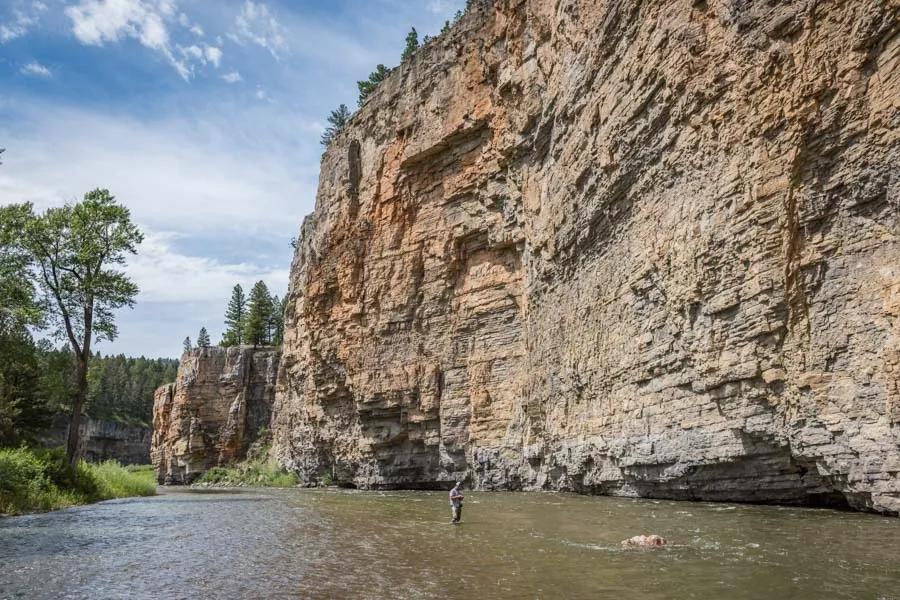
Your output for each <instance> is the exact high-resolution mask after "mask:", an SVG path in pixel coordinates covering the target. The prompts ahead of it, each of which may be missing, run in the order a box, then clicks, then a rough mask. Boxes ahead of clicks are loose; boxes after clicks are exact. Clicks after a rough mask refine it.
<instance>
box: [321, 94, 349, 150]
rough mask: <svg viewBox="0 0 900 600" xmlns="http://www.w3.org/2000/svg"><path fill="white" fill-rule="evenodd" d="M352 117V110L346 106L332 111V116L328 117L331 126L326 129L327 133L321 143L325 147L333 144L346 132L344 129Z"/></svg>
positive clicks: (323, 135) (342, 105)
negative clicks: (339, 135) (335, 139)
mask: <svg viewBox="0 0 900 600" xmlns="http://www.w3.org/2000/svg"><path fill="white" fill-rule="evenodd" d="M350 115H351V113H350V109H349V108H347V105H346V104H341V105H340V106H338V107H337V109H336V110H333V111H331V114H330V115H328V122H329V123H330V125H329V126H328V127H327V128H326V129H325V133H323V134H322V137H321V138H320V140H319V142H320V143H321V144H322V145H323V146H325V147H327V146H328V145H329V144H331V140H333V139H334V138H335V137H337V135H338V134H339V133H340V132H342V131H343V130H344V127H346V126H347V121H349V120H350Z"/></svg>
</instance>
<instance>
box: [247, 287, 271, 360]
mask: <svg viewBox="0 0 900 600" xmlns="http://www.w3.org/2000/svg"><path fill="white" fill-rule="evenodd" d="M271 318H272V297H271V296H270V295H269V288H268V287H266V284H265V283H264V282H263V281H257V282H256V283H255V284H254V285H253V289H252V290H250V304H249V307H248V309H247V321H246V323H245V324H244V341H245V342H246V343H248V344H253V345H254V346H266V345H268V344H269V343H271V338H270V337H269V331H270V328H269V322H270V320H271Z"/></svg>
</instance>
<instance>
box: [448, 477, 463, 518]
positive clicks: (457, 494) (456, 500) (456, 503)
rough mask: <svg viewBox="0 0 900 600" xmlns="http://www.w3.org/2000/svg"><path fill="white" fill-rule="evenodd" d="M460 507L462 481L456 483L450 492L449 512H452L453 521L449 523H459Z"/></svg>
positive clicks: (461, 503) (461, 502) (460, 516)
mask: <svg viewBox="0 0 900 600" xmlns="http://www.w3.org/2000/svg"><path fill="white" fill-rule="evenodd" d="M462 505H463V495H462V481H457V482H456V485H455V486H453V489H452V490H450V510H452V511H453V521H451V522H452V523H453V524H454V525H455V524H456V523H459V520H460V519H461V518H462Z"/></svg>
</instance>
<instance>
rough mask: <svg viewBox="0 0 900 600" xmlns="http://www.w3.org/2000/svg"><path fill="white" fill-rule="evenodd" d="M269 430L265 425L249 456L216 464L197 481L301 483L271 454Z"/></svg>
mask: <svg viewBox="0 0 900 600" xmlns="http://www.w3.org/2000/svg"><path fill="white" fill-rule="evenodd" d="M269 450H270V442H269V432H268V430H267V429H262V430H260V432H259V438H258V439H257V441H256V442H254V443H253V444H251V445H250V448H249V449H248V450H247V460H245V461H243V462H239V463H236V464H233V465H228V466H224V467H213V468H212V469H210V470H208V471H207V472H206V473H204V474H203V475H202V476H201V477H200V479H198V480H197V481H196V483H195V484H194V485H198V486H202V487H209V486H217V487H293V486H295V485H297V484H299V483H300V479H299V478H298V477H297V476H296V475H295V474H294V473H290V472H288V471H286V470H284V469H283V468H281V467H280V466H279V465H278V464H277V463H276V462H275V461H273V460H272V459H271V458H269Z"/></svg>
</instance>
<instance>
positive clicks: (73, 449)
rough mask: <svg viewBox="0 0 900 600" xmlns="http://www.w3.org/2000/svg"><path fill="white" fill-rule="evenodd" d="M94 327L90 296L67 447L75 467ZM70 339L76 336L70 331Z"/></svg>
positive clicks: (76, 374)
mask: <svg viewBox="0 0 900 600" xmlns="http://www.w3.org/2000/svg"><path fill="white" fill-rule="evenodd" d="M93 326H94V297H93V296H92V295H89V296H88V297H87V299H86V300H85V303H84V342H82V344H81V349H80V352H79V349H78V347H77V345H76V344H74V342H73V345H74V346H75V348H74V350H75V384H76V388H75V389H76V391H75V401H74V402H73V403H72V404H73V406H72V418H71V419H70V420H69V443H68V445H67V447H66V457H67V458H68V459H69V464H70V465H72V466H73V467H74V466H75V465H77V464H78V459H79V458H81V452H80V448H79V445H80V444H79V443H78V442H79V441H80V438H81V430H80V428H81V410H82V409H83V408H84V400H85V398H87V386H88V383H87V372H88V364H89V363H90V360H91V330H92V329H93ZM69 339H72V340H74V339H75V336H74V334H73V332H72V331H69Z"/></svg>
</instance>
